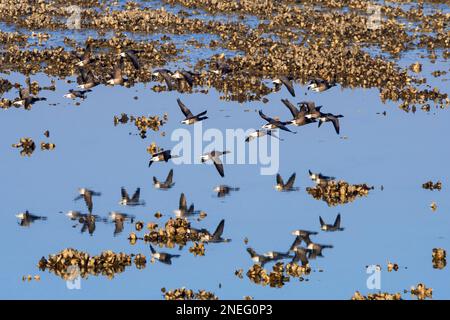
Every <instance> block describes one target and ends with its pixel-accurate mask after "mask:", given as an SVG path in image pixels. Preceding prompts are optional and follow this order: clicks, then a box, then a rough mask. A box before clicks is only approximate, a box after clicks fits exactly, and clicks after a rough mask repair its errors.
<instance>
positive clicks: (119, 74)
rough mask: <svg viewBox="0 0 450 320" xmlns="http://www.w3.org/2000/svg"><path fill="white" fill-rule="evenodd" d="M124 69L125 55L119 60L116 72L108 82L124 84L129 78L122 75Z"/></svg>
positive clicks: (113, 84)
mask: <svg viewBox="0 0 450 320" xmlns="http://www.w3.org/2000/svg"><path fill="white" fill-rule="evenodd" d="M122 69H123V57H120V59H119V62H118V63H117V65H116V66H115V67H114V74H113V76H112V77H111V79H109V80H108V81H107V82H106V84H108V85H111V86H115V85H123V84H124V83H125V82H127V80H126V79H125V78H124V77H123V75H122Z"/></svg>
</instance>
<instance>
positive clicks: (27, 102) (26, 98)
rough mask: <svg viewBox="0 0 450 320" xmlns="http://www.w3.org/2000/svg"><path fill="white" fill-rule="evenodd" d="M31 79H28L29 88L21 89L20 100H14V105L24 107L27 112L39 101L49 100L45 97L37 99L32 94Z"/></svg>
mask: <svg viewBox="0 0 450 320" xmlns="http://www.w3.org/2000/svg"><path fill="white" fill-rule="evenodd" d="M29 81H30V80H29V78H27V83H28V87H27V88H20V90H19V99H16V100H14V102H13V105H14V106H19V107H24V108H25V109H26V110H29V109H30V108H31V106H32V105H33V104H34V103H35V102H37V101H45V100H47V98H44V97H35V96H32V95H31V94H30V91H31V89H30V82H29Z"/></svg>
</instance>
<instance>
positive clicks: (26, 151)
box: [12, 138, 36, 157]
mask: <svg viewBox="0 0 450 320" xmlns="http://www.w3.org/2000/svg"><path fill="white" fill-rule="evenodd" d="M12 147H13V148H22V150H20V155H21V156H28V157H30V156H31V155H32V154H33V152H34V150H35V149H36V144H35V143H34V141H33V139H31V138H20V140H19V143H15V144H13V145H12Z"/></svg>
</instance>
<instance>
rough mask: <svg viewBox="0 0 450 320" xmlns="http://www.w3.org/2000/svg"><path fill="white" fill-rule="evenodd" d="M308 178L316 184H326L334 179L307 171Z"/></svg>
mask: <svg viewBox="0 0 450 320" xmlns="http://www.w3.org/2000/svg"><path fill="white" fill-rule="evenodd" d="M308 173H309V178H310V179H311V180H312V181H314V182H315V183H317V184H327V183H328V182H329V181H331V180H334V179H336V178H335V177H329V176H325V175H323V174H321V173H313V172H311V170H308Z"/></svg>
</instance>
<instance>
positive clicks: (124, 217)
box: [109, 211, 134, 236]
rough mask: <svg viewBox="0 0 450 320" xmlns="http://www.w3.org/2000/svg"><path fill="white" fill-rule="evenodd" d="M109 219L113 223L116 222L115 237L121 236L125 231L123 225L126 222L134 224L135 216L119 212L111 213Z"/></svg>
mask: <svg viewBox="0 0 450 320" xmlns="http://www.w3.org/2000/svg"><path fill="white" fill-rule="evenodd" d="M109 218H110V219H111V221H112V222H114V225H115V229H114V236H116V235H118V234H120V233H121V232H122V231H123V225H124V222H125V221H130V222H131V223H133V221H134V216H132V215H128V214H126V213H122V212H117V211H111V212H110V213H109Z"/></svg>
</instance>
